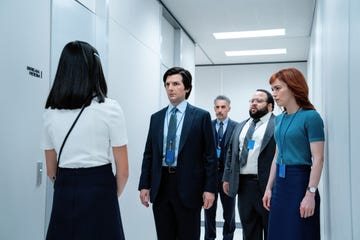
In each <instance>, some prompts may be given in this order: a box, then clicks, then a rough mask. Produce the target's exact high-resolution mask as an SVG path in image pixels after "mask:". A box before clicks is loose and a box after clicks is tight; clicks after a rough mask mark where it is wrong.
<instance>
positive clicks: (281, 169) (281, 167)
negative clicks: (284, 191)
mask: <svg viewBox="0 0 360 240" xmlns="http://www.w3.org/2000/svg"><path fill="white" fill-rule="evenodd" d="M285 172H286V165H285V164H283V163H282V164H280V165H279V177H281V178H285Z"/></svg>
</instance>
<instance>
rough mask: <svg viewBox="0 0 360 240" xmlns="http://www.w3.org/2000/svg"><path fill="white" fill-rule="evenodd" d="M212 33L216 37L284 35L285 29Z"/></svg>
mask: <svg viewBox="0 0 360 240" xmlns="http://www.w3.org/2000/svg"><path fill="white" fill-rule="evenodd" d="M213 35H214V37H215V38H216V39H234V38H255V37H273V36H284V35H285V29H284V28H279V29H268V30H256V31H242V32H220V33H213Z"/></svg>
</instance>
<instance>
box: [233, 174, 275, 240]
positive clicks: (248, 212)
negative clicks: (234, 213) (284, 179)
mask: <svg viewBox="0 0 360 240" xmlns="http://www.w3.org/2000/svg"><path fill="white" fill-rule="evenodd" d="M262 197H263V194H262V191H261V189H260V186H259V181H258V180H257V179H256V177H254V176H247V175H240V181H239V190H238V209H239V215H240V220H241V225H242V227H243V239H244V240H263V239H267V233H268V218H269V212H268V211H267V210H266V209H265V208H264V207H263V204H262Z"/></svg>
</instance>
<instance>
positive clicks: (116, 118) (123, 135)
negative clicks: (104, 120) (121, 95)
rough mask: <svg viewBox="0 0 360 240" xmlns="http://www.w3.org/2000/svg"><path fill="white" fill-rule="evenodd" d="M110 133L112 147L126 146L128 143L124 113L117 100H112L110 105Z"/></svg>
mask: <svg viewBox="0 0 360 240" xmlns="http://www.w3.org/2000/svg"><path fill="white" fill-rule="evenodd" d="M109 131H110V132H109V136H110V145H111V146H112V147H119V146H124V145H126V144H127V143H128V138H127V132H126V122H125V117H124V113H123V110H122V108H121V107H120V105H119V104H118V102H116V101H115V100H112V101H111V104H110V110H109Z"/></svg>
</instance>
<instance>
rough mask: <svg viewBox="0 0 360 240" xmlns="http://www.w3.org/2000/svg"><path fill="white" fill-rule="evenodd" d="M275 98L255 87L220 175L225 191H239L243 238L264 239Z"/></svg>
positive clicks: (272, 145) (271, 158) (273, 145)
mask: <svg viewBox="0 0 360 240" xmlns="http://www.w3.org/2000/svg"><path fill="white" fill-rule="evenodd" d="M273 109H274V99H273V97H272V96H271V94H270V93H269V92H268V91H266V90H263V89H258V90H257V91H256V92H255V94H254V95H253V96H252V99H251V100H250V110H249V114H250V117H251V118H249V119H247V120H245V121H243V122H241V123H239V124H238V125H237V126H236V128H235V129H234V132H233V135H232V138H231V140H230V145H229V148H228V152H227V156H226V163H225V171H224V176H223V181H224V183H223V188H224V192H225V193H227V194H228V195H229V196H231V197H235V196H236V194H238V210H239V215H240V220H241V224H242V227H243V237H244V239H245V240H262V239H267V232H268V211H266V209H265V208H264V207H263V204H262V197H263V195H264V192H265V187H266V184H267V180H268V177H269V173H270V167H271V162H272V160H273V157H274V154H275V148H276V145H275V140H274V126H275V125H274V121H275V116H274V115H273V114H272V111H273Z"/></svg>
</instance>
